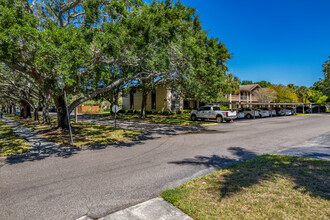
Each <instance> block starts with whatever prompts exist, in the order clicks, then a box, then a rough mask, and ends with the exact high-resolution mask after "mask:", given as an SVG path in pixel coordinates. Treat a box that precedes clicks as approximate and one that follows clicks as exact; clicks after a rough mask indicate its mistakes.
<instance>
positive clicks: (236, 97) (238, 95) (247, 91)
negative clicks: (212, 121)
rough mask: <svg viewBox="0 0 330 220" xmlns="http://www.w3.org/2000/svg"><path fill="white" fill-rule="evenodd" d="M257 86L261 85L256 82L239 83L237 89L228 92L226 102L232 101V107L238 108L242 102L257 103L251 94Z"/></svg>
mask: <svg viewBox="0 0 330 220" xmlns="http://www.w3.org/2000/svg"><path fill="white" fill-rule="evenodd" d="M259 88H261V87H260V85H258V84H252V85H240V86H239V91H237V92H235V93H232V94H229V95H227V96H226V97H227V99H228V102H230V103H233V106H232V108H238V107H240V104H242V103H243V104H248V103H257V102H258V99H257V98H256V97H255V96H254V95H253V93H254V92H255V91H256V90H258V89H259Z"/></svg>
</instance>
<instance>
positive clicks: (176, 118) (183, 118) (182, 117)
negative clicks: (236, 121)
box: [111, 113, 216, 125]
mask: <svg viewBox="0 0 330 220" xmlns="http://www.w3.org/2000/svg"><path fill="white" fill-rule="evenodd" d="M111 117H112V118H113V117H114V116H111ZM117 118H120V119H129V120H144V121H149V122H154V123H163V124H175V125H214V124H216V123H215V122H206V121H192V120H190V114H173V115H158V114H147V117H146V118H145V119H141V118H140V117H139V115H138V114H124V113H121V114H118V115H117Z"/></svg>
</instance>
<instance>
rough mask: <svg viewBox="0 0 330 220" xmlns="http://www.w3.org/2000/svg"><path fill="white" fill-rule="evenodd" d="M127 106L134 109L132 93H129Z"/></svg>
mask: <svg viewBox="0 0 330 220" xmlns="http://www.w3.org/2000/svg"><path fill="white" fill-rule="evenodd" d="M129 104H130V109H134V92H133V91H130V93H129Z"/></svg>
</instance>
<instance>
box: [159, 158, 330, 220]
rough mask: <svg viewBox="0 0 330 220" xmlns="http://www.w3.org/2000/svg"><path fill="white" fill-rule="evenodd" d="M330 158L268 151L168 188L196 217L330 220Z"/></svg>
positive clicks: (166, 194) (174, 199)
mask: <svg viewBox="0 0 330 220" xmlns="http://www.w3.org/2000/svg"><path fill="white" fill-rule="evenodd" d="M329 184H330V161H321V160H314V159H305V158H300V157H290V156H279V155H265V156H260V157H257V158H255V159H252V160H250V161H247V162H243V163H240V164H237V165H234V166H231V167H229V168H227V169H222V170H219V171H217V172H214V173H212V174H209V175H206V176H204V177H201V178H198V179H195V180H192V181H190V182H187V183H185V184H183V185H181V186H179V187H177V188H174V189H170V190H166V191H164V192H163V193H162V197H163V198H164V199H165V200H167V201H168V202H170V203H172V204H174V205H175V206H177V207H178V208H180V209H181V210H182V211H183V212H185V213H186V214H188V215H189V216H191V217H192V218H193V219H329V218H330V209H329V207H330V201H329V200H330V185H329Z"/></svg>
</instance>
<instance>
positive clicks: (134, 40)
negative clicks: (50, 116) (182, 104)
mask: <svg viewBox="0 0 330 220" xmlns="http://www.w3.org/2000/svg"><path fill="white" fill-rule="evenodd" d="M0 12H1V13H0V62H2V63H4V64H5V65H6V66H7V67H9V68H11V69H12V70H15V72H20V73H23V74H26V75H28V76H29V77H31V78H32V79H33V80H34V82H35V83H37V84H38V86H39V87H40V88H41V89H44V90H46V92H47V93H48V94H50V95H51V97H52V98H53V99H54V102H55V105H56V107H57V110H58V125H59V126H60V127H66V126H67V124H66V118H65V117H66V111H64V109H65V103H64V97H63V93H64V92H66V93H67V94H71V95H76V97H77V98H76V99H75V100H74V101H73V102H72V103H71V104H70V106H69V112H71V111H72V110H73V109H74V108H75V107H76V106H78V105H79V104H81V103H83V102H85V101H87V100H89V99H91V98H93V97H95V96H97V95H98V94H102V93H105V92H108V91H110V90H112V89H114V88H117V87H118V86H121V85H123V84H124V86H126V87H130V86H136V85H139V84H140V83H141V82H142V81H143V80H152V81H157V82H165V81H169V80H171V81H173V82H174V83H177V85H178V86H182V87H184V88H185V89H188V90H189V91H191V92H192V93H193V94H194V96H195V97H196V98H198V99H201V100H217V99H220V98H222V97H223V96H222V95H223V94H222V93H221V87H222V86H223V85H224V84H225V80H224V79H225V72H226V71H227V69H228V68H227V66H226V61H227V60H228V59H229V58H230V54H229V52H228V50H227V48H226V47H225V46H224V44H223V43H221V42H220V41H219V39H217V38H210V37H208V35H207V33H206V32H205V31H204V30H203V28H202V25H201V22H200V20H199V18H198V15H197V14H196V10H195V9H194V8H190V7H187V6H185V5H183V4H182V3H180V2H172V1H169V0H167V1H152V2H151V3H145V2H144V1H142V0H113V1H107V0H101V1H95V0H71V1H68V0H53V1H49V0H36V1H33V2H30V1H26V0H3V1H1V3H0Z"/></svg>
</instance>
